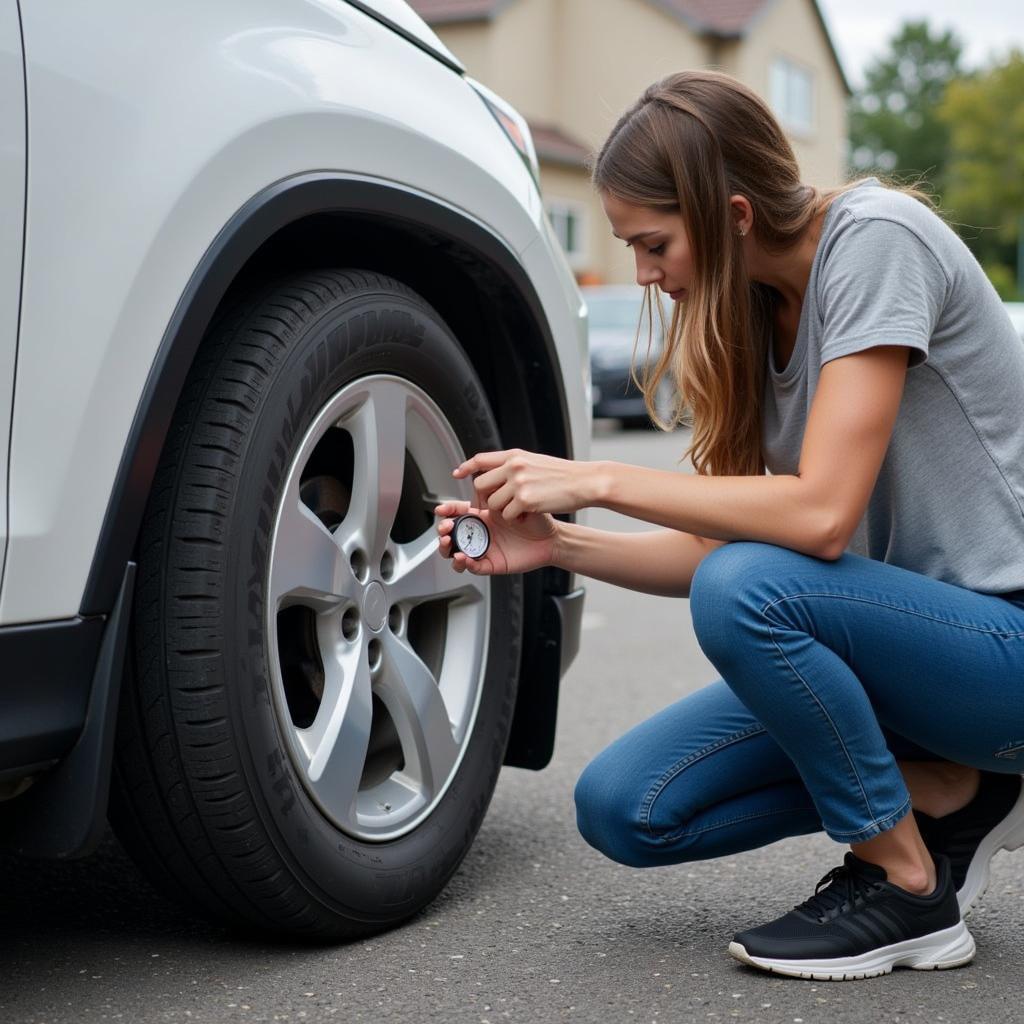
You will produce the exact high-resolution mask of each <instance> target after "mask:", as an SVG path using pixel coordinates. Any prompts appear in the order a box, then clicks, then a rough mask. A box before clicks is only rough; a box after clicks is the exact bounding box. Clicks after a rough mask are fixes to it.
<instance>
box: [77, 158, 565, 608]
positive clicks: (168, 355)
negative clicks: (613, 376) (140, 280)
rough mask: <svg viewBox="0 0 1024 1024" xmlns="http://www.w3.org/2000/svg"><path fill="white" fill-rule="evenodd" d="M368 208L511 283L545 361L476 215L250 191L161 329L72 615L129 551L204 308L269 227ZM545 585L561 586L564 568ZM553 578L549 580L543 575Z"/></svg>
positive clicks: (107, 589)
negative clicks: (450, 245) (463, 251)
mask: <svg viewBox="0 0 1024 1024" xmlns="http://www.w3.org/2000/svg"><path fill="white" fill-rule="evenodd" d="M324 213H335V214H345V213H351V214H359V215H364V216H365V215H373V216H380V217H382V218H386V219H388V220H391V221H398V222H404V223H406V224H411V225H414V226H416V227H418V228H426V229H428V230H431V231H434V232H436V233H438V234H439V235H442V236H446V237H447V238H448V239H450V240H453V241H455V242H457V243H459V244H461V245H462V246H464V247H466V248H467V249H469V250H472V251H473V252H474V254H475V255H476V256H477V257H478V258H479V259H481V260H486V261H487V262H488V263H490V264H491V265H492V266H493V267H494V268H496V269H497V270H498V271H499V272H500V273H501V274H503V276H504V277H505V279H506V280H507V281H508V282H509V285H510V287H512V288H514V289H515V292H516V294H517V296H518V297H519V299H520V301H521V302H522V304H523V306H524V307H525V310H526V311H527V312H528V314H529V316H530V319H531V320H532V322H533V325H534V327H535V329H536V331H537V333H538V335H539V336H540V337H541V338H542V340H543V344H544V347H545V349H546V352H547V358H548V360H549V363H550V365H551V366H552V367H557V366H558V357H557V351H556V348H555V342H554V338H553V337H552V335H551V331H550V329H549V327H548V323H547V318H546V316H545V315H544V311H543V306H542V305H541V302H540V299H539V297H538V296H537V293H536V291H535V289H534V287H533V284H532V283H531V281H530V279H529V277H528V276H527V274H526V273H525V271H524V270H523V268H522V266H521V264H520V262H519V259H518V257H517V256H516V254H515V253H514V252H513V251H512V250H511V249H510V248H509V247H508V246H507V245H506V244H505V242H504V241H502V239H500V238H499V237H498V236H497V235H496V234H494V233H493V232H492V231H491V230H490V229H489V228H487V227H486V226H485V225H484V224H482V223H481V222H479V221H477V220H475V219H474V218H472V217H471V216H470V215H468V214H467V213H465V212H463V211H460V210H458V209H456V208H455V207H453V206H450V205H448V204H446V203H444V202H443V201H441V200H439V199H437V198H436V197H433V196H428V195H426V194H424V193H421V192H418V191H415V190H413V189H410V188H408V187H406V186H401V185H397V184H395V183H393V182H385V181H379V180H374V179H370V178H365V177H357V176H353V175H344V174H334V173H326V172H323V173H320V172H318V173H312V174H304V175H300V176H296V177H292V178H286V179H283V180H281V181H279V182H276V183H275V184H273V185H271V186H269V187H268V188H266V189H264V190H263V191H262V192H260V193H258V194H256V195H255V196H253V197H252V198H251V199H250V200H249V201H248V202H246V203H245V205H244V206H242V208H241V209H240V210H238V211H237V213H236V214H235V215H234V216H233V217H232V218H231V220H230V221H229V222H228V223H227V224H226V225H225V227H224V228H223V229H222V230H221V231H220V233H219V234H218V235H217V237H216V238H215V239H214V241H213V242H212V243H211V245H210V247H209V248H208V249H207V251H206V253H205V254H204V256H203V258H202V259H201V260H200V262H199V265H198V266H197V267H196V269H195V271H194V272H193V273H192V275H191V277H190V279H189V281H188V284H187V285H186V287H185V289H184V292H183V293H182V295H181V298H180V299H179V300H178V303H177V306H176V307H175V310H174V313H173V315H172V317H171V320H170V322H169V323H168V326H167V328H166V330H165V332H164V335H163V338H162V339H161V342H160V345H159V347H158V350H157V353H156V357H155V358H154V360H153V364H152V366H151V368H150V372H149V376H148V378H147V381H146V385H145V388H144V389H143V393H142V396H141V398H140V400H139V404H138V406H137V409H136V413H135V417H134V420H133V422H132V427H131V430H130V433H129V436H128V439H127V441H126V444H125V448H124V452H123V454H122V457H121V463H120V465H119V467H118V472H117V476H116V478H115V482H114V487H113V489H112V491H111V495H110V500H109V502H108V504H107V511H106V514H105V516H104V520H103V525H102V527H101V529H100V534H99V539H98V541H97V545H96V551H95V554H94V556H93V561H92V565H91V567H90V571H89V576H88V579H87V581H86V585H85V591H84V593H83V596H82V602H81V609H80V615H81V616H83V617H88V616H94V615H106V614H108V613H109V612H110V610H111V608H112V607H113V605H114V602H115V600H116V598H117V594H118V589H119V587H120V584H121V582H122V579H123V576H124V571H125V566H126V564H127V563H128V561H129V560H130V559H131V557H132V552H133V547H134V543H135V538H136V537H137V535H138V530H139V526H140V524H141V522H142V515H143V512H144V509H145V505H146V501H147V498H148V495H149V489H150V486H151V484H152V481H153V477H154V474H155V472H156V466H157V462H158V460H159V458H160V452H161V449H162V448H163V444H164V440H165V438H166V436H167V432H168V429H169V427H170V423H171V417H172V414H173V412H174V408H175V405H176V403H177V401H178V398H179V396H180V394H181V391H182V387H183V385H184V382H185V378H186V375H187V374H188V371H189V368H190V367H191V365H192V361H193V359H194V358H195V355H196V352H197V351H198V349H199V345H200V343H201V342H202V339H203V336H204V334H205V333H206V330H207V328H208V327H209V324H210V322H211V320H212V318H213V315H214V313H215V311H216V309H217V307H218V305H219V303H220V302H221V300H222V299H223V298H224V296H225V295H226V294H227V292H228V289H229V287H230V285H231V284H232V282H233V281H234V280H235V278H236V276H237V275H238V274H239V272H240V271H241V270H242V269H243V267H244V266H245V264H246V262H247V261H248V260H249V259H250V257H252V256H253V254H255V253H256V252H257V251H258V250H259V249H260V247H261V246H262V245H263V244H264V243H266V242H267V241H268V240H269V239H270V238H271V237H272V236H273V235H274V234H275V233H276V232H278V231H279V230H281V229H283V228H285V227H287V226H288V225H289V224H292V223H294V222H296V221H299V220H302V219H304V218H306V217H309V216H313V215H316V214H324ZM557 392H558V396H559V402H560V409H559V413H560V416H561V422H562V424H563V435H564V447H565V452H564V457H566V458H572V439H571V432H570V429H569V413H568V404H567V400H566V395H565V389H564V387H562V386H561V384H559V386H558V388H557ZM558 576H560V577H562V578H561V579H559V581H558V584H556V585H555V586H554V587H552V586H550V585H549V586H548V587H546V588H545V589H547V590H549V591H550V592H555V593H564V592H565V591H566V590H567V589H568V584H569V575H568V574H567V573H561V572H560V573H558ZM552 582H553V581H552Z"/></svg>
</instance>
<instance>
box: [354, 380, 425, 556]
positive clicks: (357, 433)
mask: <svg viewBox="0 0 1024 1024" xmlns="http://www.w3.org/2000/svg"><path fill="white" fill-rule="evenodd" d="M407 401H408V399H407V395H406V392H405V390H404V389H403V388H402V386H401V385H400V384H399V383H397V382H395V381H374V382H373V385H372V387H371V388H369V389H368V391H367V396H366V400H365V401H364V402H363V403H362V404H361V405H360V406H359V408H358V410H357V411H356V412H355V413H354V414H353V415H352V416H351V417H350V418H349V419H347V420H346V421H345V423H344V426H345V427H346V428H347V429H348V430H349V432H350V433H351V434H352V444H353V448H354V450H355V466H354V468H353V477H352V500H351V504H350V506H349V512H348V515H347V516H346V517H345V521H344V523H342V525H341V527H340V529H342V530H344V532H345V535H346V536H351V535H352V534H353V533H354V532H357V533H359V534H360V535H361V540H362V543H363V544H364V545H365V546H366V551H367V555H368V556H369V558H370V562H371V564H373V565H376V564H378V563H379V562H380V559H381V556H382V555H383V554H384V548H385V545H386V544H387V541H388V537H389V536H390V534H391V528H392V526H393V525H394V522H395V514H396V512H397V511H398V503H399V500H400V499H401V497H402V477H403V474H404V470H405V419H406V405H407Z"/></svg>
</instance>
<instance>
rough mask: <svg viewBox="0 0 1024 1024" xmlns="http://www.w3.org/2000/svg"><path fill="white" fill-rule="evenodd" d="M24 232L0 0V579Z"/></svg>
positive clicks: (16, 121)
mask: <svg viewBox="0 0 1024 1024" xmlns="http://www.w3.org/2000/svg"><path fill="white" fill-rule="evenodd" d="M24 237H25V75H24V67H23V63H22V48H21V25H20V19H19V13H18V5H17V4H16V3H4V4H0V583H2V580H3V566H4V565H5V564H6V560H7V523H8V501H9V496H8V494H7V463H8V459H9V457H10V434H11V403H12V401H13V399H14V365H15V357H16V355H17V346H18V306H19V297H20V294H21V255H22V245H23V242H24Z"/></svg>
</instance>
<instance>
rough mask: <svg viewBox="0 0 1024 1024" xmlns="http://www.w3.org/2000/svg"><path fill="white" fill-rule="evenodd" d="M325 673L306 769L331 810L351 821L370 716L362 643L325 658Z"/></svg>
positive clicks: (309, 738)
mask: <svg viewBox="0 0 1024 1024" xmlns="http://www.w3.org/2000/svg"><path fill="white" fill-rule="evenodd" d="M328 662H329V664H328ZM324 673H325V676H326V679H325V685H324V699H323V701H321V704H320V710H319V712H318V713H317V717H316V720H315V721H314V722H313V725H312V726H310V729H309V731H308V734H307V736H306V737H305V738H304V739H305V742H304V746H305V747H306V749H307V750H308V751H309V752H310V754H311V756H310V760H309V765H308V767H307V772H308V775H309V780H310V782H311V783H313V785H314V787H315V788H316V790H317V792H319V793H320V794H321V795H322V797H323V798H324V799H326V800H329V801H330V804H331V806H332V807H334V808H335V809H338V810H341V809H344V810H343V817H344V818H345V819H346V820H347V821H349V822H351V823H353V824H354V823H355V820H356V808H355V803H356V794H357V793H358V790H359V781H360V779H361V778H362V775H363V768H364V766H365V764H366V751H367V748H368V746H369V742H370V725H371V722H372V719H373V702H372V696H371V691H370V666H369V662H368V660H367V653H366V644H365V643H362V642H361V643H360V644H359V645H358V647H357V648H356V649H355V650H353V651H352V652H351V653H350V654H349V655H347V656H344V657H340V658H330V659H325V665H324Z"/></svg>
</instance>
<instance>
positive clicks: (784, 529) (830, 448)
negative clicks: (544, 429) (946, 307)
mask: <svg viewBox="0 0 1024 1024" xmlns="http://www.w3.org/2000/svg"><path fill="white" fill-rule="evenodd" d="M907 356H908V350H907V348H905V347H901V346H885V347H879V348H871V349H867V350H865V351H863V352H858V353H855V354H853V355H849V356H843V357H842V358H839V359H834V360H832V361H831V362H829V363H826V364H825V366H824V367H822V371H821V376H820V378H819V380H818V388H817V391H816V392H815V396H814V401H813V402H812V404H811V411H810V414H809V416H808V420H807V427H806V430H805V433H804V442H803V446H802V448H801V452H800V467H799V471H798V473H797V474H796V475H795V476H785V475H780V476H736V477H714V476H691V475H683V474H678V473H670V472H665V471H662V470H655V469H645V468H643V467H640V466H629V465H624V464H622V463H617V462H606V463H600V464H598V465H599V466H600V469H599V470H598V472H597V474H596V478H597V482H596V483H595V488H596V490H597V494H596V500H595V502H594V503H595V504H597V505H599V506H601V507H604V508H609V509H613V510H614V511H616V512H621V513H623V514H624V515H628V516H633V517H634V518H636V519H642V520H644V521H645V522H649V523H657V524H658V525H659V526H667V527H669V528H671V529H673V530H679V531H685V532H687V533H693V534H697V535H699V536H702V537H707V538H715V539H718V540H723V541H730V540H756V541H763V542H765V543H769V544H777V545H779V546H781V547H787V548H791V549H793V550H794V551H802V552H804V553H805V554H809V555H814V556H815V557H818V558H826V559H835V558H838V557H839V556H840V555H841V554H842V553H843V551H845V550H846V546H847V544H848V543H849V541H850V537H851V536H852V535H853V532H854V530H856V528H857V524H858V523H859V522H860V520H861V518H862V516H863V515H864V510H865V508H867V503H868V499H869V498H870V497H871V492H872V490H873V489H874V485H875V480H876V479H877V477H878V471H879V469H880V468H881V465H882V460H883V459H884V457H885V452H886V449H887V448H888V446H889V439H890V437H891V436H892V428H893V425H894V424H895V422H896V415H897V413H898V412H899V406H900V400H901V398H902V395H903V384H904V380H905V377H906V369H907Z"/></svg>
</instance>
